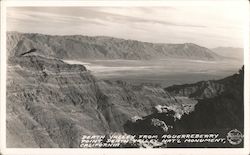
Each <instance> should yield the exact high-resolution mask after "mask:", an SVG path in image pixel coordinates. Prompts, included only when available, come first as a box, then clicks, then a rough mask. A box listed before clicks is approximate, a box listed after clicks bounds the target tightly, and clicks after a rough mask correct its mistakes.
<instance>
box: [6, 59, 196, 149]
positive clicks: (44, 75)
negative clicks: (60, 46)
mask: <svg viewBox="0 0 250 155" xmlns="http://www.w3.org/2000/svg"><path fill="white" fill-rule="evenodd" d="M7 71H8V73H7V140H8V141H7V145H8V147H79V141H80V137H81V136H82V135H83V134H89V135H91V134H107V133H110V132H123V131H124V129H123V125H124V124H125V122H126V121H127V120H129V119H130V118H131V117H133V116H140V117H143V116H146V115H149V114H151V113H152V112H153V107H154V106H156V105H164V106H170V107H172V108H173V109H175V110H176V112H177V113H179V115H182V114H183V113H184V112H185V107H184V105H185V104H187V103H188V104H189V105H195V103H196V101H195V100H192V99H188V98H181V97H179V98H178V97H174V96H171V95H170V94H169V93H168V92H166V91H164V89H163V88H160V87H155V86H151V85H139V86H134V85H130V84H128V83H125V82H122V81H117V82H109V81H97V80H96V79H95V77H93V76H92V75H91V73H90V71H88V70H87V69H86V68H85V67H84V66H82V65H69V64H66V63H64V62H63V61H61V60H59V59H55V58H45V57H42V56H37V55H23V56H19V57H10V58H9V60H8V69H7ZM184 101H185V102H184ZM186 111H190V109H187V108H186Z"/></svg>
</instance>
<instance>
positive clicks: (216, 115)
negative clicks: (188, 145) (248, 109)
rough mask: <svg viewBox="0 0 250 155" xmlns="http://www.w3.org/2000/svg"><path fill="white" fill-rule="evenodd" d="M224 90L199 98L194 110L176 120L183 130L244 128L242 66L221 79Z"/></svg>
mask: <svg viewBox="0 0 250 155" xmlns="http://www.w3.org/2000/svg"><path fill="white" fill-rule="evenodd" d="M221 81H223V83H224V91H223V92H222V93H221V94H219V95H217V96H215V97H212V98H206V99H202V100H199V102H198V103H197V105H196V106H195V111H193V112H191V113H190V114H189V115H184V116H183V117H182V119H181V120H179V121H178V122H177V124H178V126H179V127H178V128H179V129H181V130H184V131H194V130H204V129H206V130H207V129H234V128H236V129H238V130H240V131H241V132H243V129H244V68H242V69H241V70H240V71H239V73H238V74H234V75H232V76H230V77H227V78H225V79H222V80H221Z"/></svg>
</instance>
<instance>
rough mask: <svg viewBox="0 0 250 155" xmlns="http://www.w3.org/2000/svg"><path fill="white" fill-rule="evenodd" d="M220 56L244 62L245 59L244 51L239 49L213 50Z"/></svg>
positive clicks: (223, 48) (218, 48)
mask: <svg viewBox="0 0 250 155" xmlns="http://www.w3.org/2000/svg"><path fill="white" fill-rule="evenodd" d="M211 50H212V51H213V52H215V53H216V54H218V55H221V56H223V57H226V58H231V59H236V60H240V61H243V59H244V49H243V48H238V47H217V48H213V49H211Z"/></svg>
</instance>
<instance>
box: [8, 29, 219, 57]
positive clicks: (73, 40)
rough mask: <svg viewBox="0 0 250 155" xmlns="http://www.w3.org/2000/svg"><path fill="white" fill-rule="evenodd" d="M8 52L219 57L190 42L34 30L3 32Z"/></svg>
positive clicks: (88, 55) (72, 55) (9, 53)
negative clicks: (153, 40)
mask: <svg viewBox="0 0 250 155" xmlns="http://www.w3.org/2000/svg"><path fill="white" fill-rule="evenodd" d="M7 49H8V55H9V56H14V55H15V56H18V55H21V54H23V53H24V52H28V51H30V50H31V49H35V50H37V52H36V54H38V55H42V56H46V57H48V56H50V57H54V58H60V59H134V60H147V59H159V58H181V59H195V60H219V59H221V58H222V57H221V56H219V55H218V54H216V53H214V52H213V51H211V50H210V49H208V48H205V47H201V46H198V45H196V44H193V43H184V44H163V43H148V42H141V41H136V40H125V39H118V38H112V37H105V36H96V37H90V36H82V35H71V36H52V35H44V34H37V33H18V32H8V33H7Z"/></svg>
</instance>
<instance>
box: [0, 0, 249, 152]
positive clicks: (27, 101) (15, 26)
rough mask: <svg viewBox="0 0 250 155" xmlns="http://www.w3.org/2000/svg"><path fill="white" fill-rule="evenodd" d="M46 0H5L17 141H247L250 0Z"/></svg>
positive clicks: (181, 144)
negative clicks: (43, 1) (154, 1)
mask: <svg viewBox="0 0 250 155" xmlns="http://www.w3.org/2000/svg"><path fill="white" fill-rule="evenodd" d="M241 2H243V1H241ZM244 2H245V1H244ZM31 3H32V2H31ZM58 3H60V2H58ZM128 3H129V2H128ZM145 3H147V2H146V1H145ZM165 3H166V2H165ZM165 3H164V4H165ZM180 3H181V2H180ZM213 3H214V5H213ZM35 4H36V5H34V6H32V5H28V6H7V7H6V8H5V9H6V17H5V18H6V30H5V31H4V32H3V33H4V35H5V42H4V43H5V46H4V47H5V50H4V51H5V52H4V53H5V58H6V69H5V70H6V77H5V79H6V80H5V81H6V82H5V83H6V85H5V86H3V85H1V87H5V88H6V92H5V95H6V99H5V101H6V103H4V104H5V109H6V110H5V113H6V119H5V125H6V126H5V127H4V128H5V131H6V132H5V135H6V137H5V139H6V148H7V149H11V148H24V149H25V148H77V149H87V148H88V149H91V148H99V149H107V150H108V149H118V148H119V149H124V148H126V149H132V150H137V149H138V148H151V149H156V150H157V149H162V148H164V150H166V151H167V150H168V149H169V148H178V149H184V150H185V149H187V148H195V149H201V148H238V149H245V147H246V146H248V143H249V141H246V140H245V139H249V137H245V136H244V135H248V133H246V131H247V130H245V128H248V126H246V122H245V121H246V119H249V117H247V118H246V117H245V116H246V112H248V110H246V107H248V105H246V103H245V102H244V101H246V99H244V97H245V95H246V92H245V90H248V89H246V85H245V87H244V84H245V82H246V80H249V79H246V75H245V71H244V70H245V69H246V68H247V67H248V64H246V62H247V61H248V60H247V59H246V58H245V57H249V55H248V54H246V52H245V53H244V48H245V47H247V46H246V45H245V44H246V41H245V39H246V38H244V36H245V33H246V32H245V30H246V29H245V27H246V25H245V23H246V20H249V19H246V18H245V17H246V16H245V13H246V12H247V10H246V6H245V5H242V4H247V3H240V2H239V3H235V4H234V5H229V4H228V3H227V2H225V5H224V4H221V5H217V4H216V2H214V1H212V2H211V3H204V4H203V3H201V5H190V4H188V3H187V5H183V4H182V5H152V6H150V5H122V4H123V3H122V4H120V5H112V3H111V4H110V5H107V3H106V5H84V3H83V5H79V6H77V5H75V6H67V5H64V6H61V5H60V4H58V6H56V5H55V4H54V5H51V6H49V5H46V6H42V5H41V6H39V5H37V3H35ZM95 4H96V3H95ZM139 4H141V3H139ZM170 4H172V3H170ZM207 4H209V5H207ZM219 4H220V3H219ZM227 4H228V5H227ZM247 33H248V32H247ZM245 50H246V49H245ZM1 55H2V52H1ZM244 59H245V61H244ZM246 60H247V61H246ZM247 63H248V62H247ZM247 69H248V68H247ZM244 88H245V89H244ZM248 95H249V92H248ZM248 98H249V97H248ZM247 104H249V103H247ZM248 108H249V107H248ZM248 125H249V124H248ZM247 132H248V131H247ZM246 142H247V143H246ZM184 150H183V151H184Z"/></svg>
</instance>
